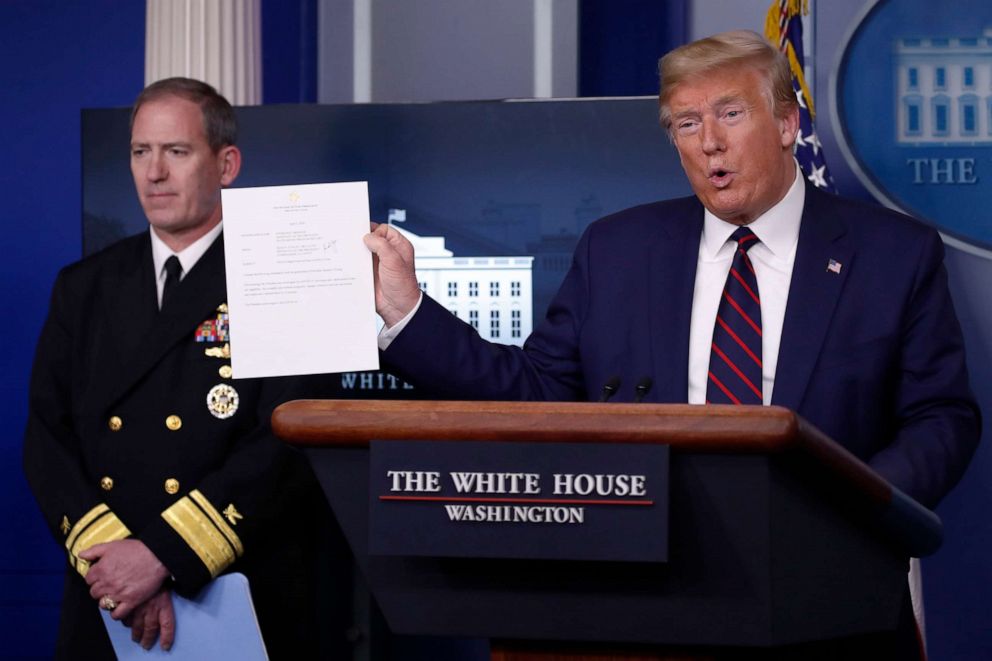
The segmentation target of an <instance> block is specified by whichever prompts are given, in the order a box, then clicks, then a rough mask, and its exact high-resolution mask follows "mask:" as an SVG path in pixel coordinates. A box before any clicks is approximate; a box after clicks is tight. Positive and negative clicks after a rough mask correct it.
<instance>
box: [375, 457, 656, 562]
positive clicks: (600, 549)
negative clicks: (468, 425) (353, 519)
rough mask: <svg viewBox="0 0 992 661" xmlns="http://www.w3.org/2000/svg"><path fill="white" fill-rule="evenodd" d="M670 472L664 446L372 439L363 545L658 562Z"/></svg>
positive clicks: (405, 551) (395, 551) (403, 551)
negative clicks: (366, 536) (366, 541)
mask: <svg viewBox="0 0 992 661" xmlns="http://www.w3.org/2000/svg"><path fill="white" fill-rule="evenodd" d="M668 470H669V450H668V446H667V445H644V444H626V443H617V444H610V445H605V444H604V445H590V444H588V443H499V442H483V441H460V442H451V441H443V442H438V441H418V442H395V441H392V442H391V441H373V442H372V443H371V444H370V462H369V471H370V472H369V485H370V489H369V501H370V502H369V516H370V528H369V531H370V537H369V551H370V553H371V554H373V555H390V556H434V557H466V558H517V559H555V560H611V561H636V562H664V561H666V560H667V559H668V491H669V487H668ZM635 540H636V541H635Z"/></svg>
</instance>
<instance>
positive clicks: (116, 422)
mask: <svg viewBox="0 0 992 661" xmlns="http://www.w3.org/2000/svg"><path fill="white" fill-rule="evenodd" d="M107 426H108V427H110V431H120V430H121V427H123V426H124V421H123V420H121V419H120V418H119V417H118V416H116V415H112V416H110V420H107Z"/></svg>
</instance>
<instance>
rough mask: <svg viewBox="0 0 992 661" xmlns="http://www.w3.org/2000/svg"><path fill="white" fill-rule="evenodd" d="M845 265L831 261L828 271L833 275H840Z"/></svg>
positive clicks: (828, 263) (834, 260)
mask: <svg viewBox="0 0 992 661" xmlns="http://www.w3.org/2000/svg"><path fill="white" fill-rule="evenodd" d="M843 266H844V265H843V264H841V263H840V262H838V261H837V260H836V259H831V260H830V261H829V262H827V270H828V271H830V272H831V273H837V274H840V270H841V268H842V267H843Z"/></svg>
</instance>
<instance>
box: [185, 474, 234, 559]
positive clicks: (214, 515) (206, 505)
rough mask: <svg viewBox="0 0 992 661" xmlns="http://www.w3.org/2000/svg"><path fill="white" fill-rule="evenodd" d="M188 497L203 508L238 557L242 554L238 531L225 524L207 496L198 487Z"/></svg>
mask: <svg viewBox="0 0 992 661" xmlns="http://www.w3.org/2000/svg"><path fill="white" fill-rule="evenodd" d="M189 497H190V498H191V499H192V500H193V502H195V503H196V504H197V505H199V506H200V509H201V510H203V511H204V513H205V514H206V515H207V516H209V517H210V520H211V521H213V522H214V525H215V526H217V530H219V531H220V532H221V534H222V535H224V537H226V538H227V541H228V542H230V544H231V546H233V547H234V552H235V553H237V554H238V557H239V558H240V557H241V556H242V555H244V552H245V547H244V546H242V545H241V538H240V537H238V533H236V532H234V528H232V527H231V526H229V525H227V521H225V520H224V517H223V516H221V515H220V512H218V511H217V508H216V507H214V506H213V504H211V502H210V501H209V500H207V497H206V496H204V495H203V494H202V493H200V490H199V489H193V490H192V491H190V492H189Z"/></svg>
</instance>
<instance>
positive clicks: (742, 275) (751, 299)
mask: <svg viewBox="0 0 992 661" xmlns="http://www.w3.org/2000/svg"><path fill="white" fill-rule="evenodd" d="M730 238H731V239H733V240H734V241H736V242H737V251H736V252H735V253H734V261H733V263H732V264H731V265H730V273H729V274H727V284H726V285H724V287H723V297H722V298H721V299H720V307H719V309H718V310H717V313H716V326H715V327H714V328H713V345H712V347H711V349H710V371H709V376H708V381H707V386H706V403H707V404H761V299H760V298H759V297H758V280H757V279H756V278H755V277H754V267H753V266H752V265H751V260H750V259H749V258H748V256H747V251H748V250H749V249H750V248H751V246H753V245H755V244H757V243H758V237H757V236H755V235H754V232H752V231H751V230H749V229H748V228H746V227H740V228H738V229H737V231H736V232H734V233H733V234H732V235H731V237H730Z"/></svg>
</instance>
